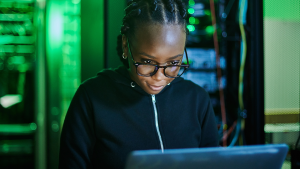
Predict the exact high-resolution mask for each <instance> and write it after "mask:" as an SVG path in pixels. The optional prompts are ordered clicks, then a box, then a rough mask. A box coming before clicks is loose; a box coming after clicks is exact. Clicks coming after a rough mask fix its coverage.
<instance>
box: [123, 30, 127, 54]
mask: <svg viewBox="0 0 300 169" xmlns="http://www.w3.org/2000/svg"><path fill="white" fill-rule="evenodd" d="M122 49H123V53H124V54H125V56H127V55H128V45H127V37H126V35H122Z"/></svg>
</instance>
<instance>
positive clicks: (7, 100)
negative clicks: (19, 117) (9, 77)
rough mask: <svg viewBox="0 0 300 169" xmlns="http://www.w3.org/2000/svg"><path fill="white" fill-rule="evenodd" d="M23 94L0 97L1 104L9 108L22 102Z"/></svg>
mask: <svg viewBox="0 0 300 169" xmlns="http://www.w3.org/2000/svg"><path fill="white" fill-rule="evenodd" d="M22 99H23V98H22V95H5V96H3V97H1V98H0V104H1V105H2V106H3V107H4V108H9V107H11V106H13V105H15V104H17V103H20V102H22Z"/></svg>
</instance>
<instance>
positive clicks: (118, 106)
mask: <svg viewBox="0 0 300 169" xmlns="http://www.w3.org/2000/svg"><path fill="white" fill-rule="evenodd" d="M125 12H126V14H125V16H124V19H123V25H122V28H121V35H120V36H119V37H118V48H117V50H118V53H119V55H120V58H121V59H122V61H123V63H124V66H121V67H119V68H118V69H116V70H103V71H101V72H100V73H98V74H97V76H96V77H94V78H91V79H89V80H87V81H85V82H83V83H82V84H81V85H80V87H79V88H78V90H77V92H76V94H75V96H74V98H73V100H72V103H71V105H70V108H69V110H68V113H67V115H66V118H65V122H64V126H63V130H62V134H61V147H60V168H64V169H65V168H72V169H74V168H124V166H125V162H126V158H127V155H128V154H129V153H130V152H131V151H133V150H148V149H160V150H161V151H164V150H165V149H179V148H195V147H211V146H218V134H217V126H216V122H215V118H214V117H215V116H214V112H213V109H212V105H211V103H210V99H209V96H208V94H207V92H205V90H204V89H203V88H201V87H199V86H197V85H196V84H194V83H192V82H191V81H186V80H184V79H183V78H181V77H180V75H181V74H182V73H184V70H185V69H186V68H187V67H188V65H186V64H185V65H183V64H182V60H183V59H184V58H186V59H188V56H187V54H186V52H184V51H185V44H186V34H187V30H186V23H185V19H184V18H185V16H186V9H185V5H184V4H183V3H182V1H181V0H136V1H132V2H130V3H129V4H128V6H127V8H126V9H125Z"/></svg>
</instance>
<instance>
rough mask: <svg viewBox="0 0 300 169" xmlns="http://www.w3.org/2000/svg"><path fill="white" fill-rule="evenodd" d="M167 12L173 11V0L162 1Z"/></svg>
mask: <svg viewBox="0 0 300 169" xmlns="http://www.w3.org/2000/svg"><path fill="white" fill-rule="evenodd" d="M164 2H165V4H166V7H167V10H168V11H170V12H171V13H173V12H174V11H175V7H174V5H175V4H174V0H164Z"/></svg>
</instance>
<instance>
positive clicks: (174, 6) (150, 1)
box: [117, 0, 188, 68]
mask: <svg viewBox="0 0 300 169" xmlns="http://www.w3.org/2000/svg"><path fill="white" fill-rule="evenodd" d="M124 11H125V16H124V18H123V20H122V26H121V32H120V33H121V34H120V35H119V36H118V38H117V52H118V55H119V58H120V59H121V61H122V63H123V64H124V65H125V66H126V67H127V68H128V67H129V65H128V61H127V60H125V59H123V58H122V54H123V49H122V35H126V36H127V37H130V36H133V35H134V32H135V30H136V29H138V28H139V27H141V26H142V25H145V24H151V23H159V24H162V25H163V24H176V25H182V26H183V28H184V29H185V31H186V32H188V31H187V29H186V23H185V17H186V7H185V4H184V3H183V2H182V0H132V1H129V2H128V3H127V7H126V8H125V10H124Z"/></svg>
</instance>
